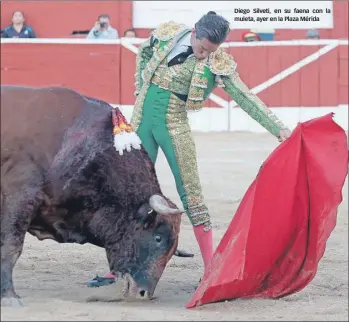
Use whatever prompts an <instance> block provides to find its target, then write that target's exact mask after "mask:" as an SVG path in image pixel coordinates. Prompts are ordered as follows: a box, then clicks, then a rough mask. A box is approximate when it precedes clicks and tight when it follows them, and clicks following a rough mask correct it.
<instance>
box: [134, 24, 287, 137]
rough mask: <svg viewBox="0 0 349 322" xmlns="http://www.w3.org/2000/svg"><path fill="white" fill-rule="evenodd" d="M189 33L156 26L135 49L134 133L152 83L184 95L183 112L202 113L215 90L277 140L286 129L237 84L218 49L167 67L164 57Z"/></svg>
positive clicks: (180, 27)
mask: <svg viewBox="0 0 349 322" xmlns="http://www.w3.org/2000/svg"><path fill="white" fill-rule="evenodd" d="M190 31H191V29H190V28H188V27H186V26H185V25H181V24H178V23H175V22H173V21H170V22H168V23H164V24H162V25H160V26H159V27H158V28H157V29H156V30H155V31H154V32H153V36H152V37H150V38H149V39H147V40H146V41H145V42H144V43H143V44H142V45H141V46H140V48H139V51H138V54H137V58H136V74H135V88H136V92H135V95H136V97H137V99H136V103H135V110H134V113H133V116H132V120H131V124H132V126H133V127H134V128H135V130H136V129H137V127H138V126H139V123H140V120H141V111H142V107H143V102H144V99H145V96H146V92H147V89H148V87H149V86H150V85H151V84H152V83H154V84H157V85H158V86H159V87H161V88H164V89H168V90H170V91H172V92H175V93H179V94H183V95H186V97H187V101H186V110H187V111H197V110H200V109H202V107H203V105H204V102H205V100H206V99H207V98H208V97H209V95H210V94H211V93H212V91H213V90H214V89H215V88H216V87H223V88H224V90H225V91H226V92H227V93H228V95H229V96H230V97H231V98H232V99H233V100H234V101H235V102H236V103H237V104H238V105H239V106H240V107H241V108H242V109H243V110H244V111H245V112H246V113H247V114H248V115H250V116H251V117H252V118H253V119H254V120H256V121H257V122H258V123H259V124H260V125H262V126H263V127H264V128H265V129H266V130H267V131H269V132H270V133H271V134H273V135H274V136H276V137H279V133H280V130H281V129H286V128H287V127H286V126H285V125H284V124H283V123H282V122H281V121H280V120H279V119H278V118H277V116H276V115H275V114H273V113H272V111H271V110H269V109H268V108H267V107H266V106H265V104H264V103H263V102H262V101H261V100H260V99H259V98H258V97H257V96H256V95H254V94H253V93H251V91H250V90H249V89H248V87H247V86H246V85H245V84H244V83H243V82H242V81H241V79H240V77H239V74H238V73H237V72H236V63H235V61H234V59H233V57H232V56H231V55H229V54H227V53H226V52H224V51H223V50H222V48H219V49H218V50H217V51H216V52H214V53H212V54H211V55H210V56H209V57H208V58H206V59H204V60H198V59H196V58H195V57H194V56H192V57H189V58H187V59H186V61H185V62H184V63H183V64H178V65H175V66H171V67H168V66H167V55H168V54H169V53H170V52H171V50H172V49H173V47H174V46H175V45H176V43H177V42H178V40H180V39H181V38H182V37H183V36H185V35H186V34H187V33H188V32H190Z"/></svg>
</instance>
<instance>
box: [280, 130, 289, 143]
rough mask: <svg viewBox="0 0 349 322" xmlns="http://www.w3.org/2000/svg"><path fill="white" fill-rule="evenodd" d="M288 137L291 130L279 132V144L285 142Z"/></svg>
mask: <svg viewBox="0 0 349 322" xmlns="http://www.w3.org/2000/svg"><path fill="white" fill-rule="evenodd" d="M290 136H291V130H289V129H284V130H280V133H279V137H278V139H279V142H284V141H286V140H287V139H288V138H289V137H290Z"/></svg>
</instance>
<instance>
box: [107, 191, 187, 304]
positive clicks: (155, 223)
mask: <svg viewBox="0 0 349 322" xmlns="http://www.w3.org/2000/svg"><path fill="white" fill-rule="evenodd" d="M182 213H183V212H182V211H180V210H178V209H174V208H170V206H169V204H168V202H167V201H166V200H165V199H164V198H163V197H161V196H158V195H155V196H153V197H152V198H151V199H150V202H149V203H145V204H143V205H142V206H141V207H140V208H139V209H138V211H137V213H136V215H135V216H134V218H135V219H134V221H132V224H131V225H130V226H129V227H128V229H127V230H128V231H127V232H125V233H124V235H123V238H122V240H121V241H119V242H117V243H114V244H113V243H111V244H110V245H106V251H107V257H108V261H109V264H110V269H111V271H112V272H114V273H116V274H117V273H120V274H121V276H122V277H123V278H124V296H125V297H127V296H132V297H140V298H152V296H153V294H154V291H155V288H156V285H157V283H158V281H159V279H160V277H161V275H162V273H163V271H164V269H165V267H166V265H167V263H168V262H169V260H170V259H171V257H172V255H173V254H174V253H175V251H176V249H177V245H178V235H179V230H180V222H181V214H182Z"/></svg>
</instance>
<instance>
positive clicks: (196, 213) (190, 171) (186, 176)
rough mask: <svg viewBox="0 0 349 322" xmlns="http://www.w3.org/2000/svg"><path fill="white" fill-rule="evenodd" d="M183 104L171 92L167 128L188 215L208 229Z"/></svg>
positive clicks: (208, 223)
mask: <svg viewBox="0 0 349 322" xmlns="http://www.w3.org/2000/svg"><path fill="white" fill-rule="evenodd" d="M185 106H186V105H185V103H184V102H182V101H181V100H180V99H178V98H177V96H175V95H173V94H171V96H170V99H169V103H168V112H167V120H166V121H167V128H168V131H169V134H170V136H171V139H172V144H173V146H174V150H175V154H176V159H177V163H178V166H179V169H180V172H181V178H182V182H183V188H184V190H185V193H186V195H187V203H188V205H187V208H188V217H189V219H190V221H191V223H192V224H193V225H194V226H198V225H202V224H205V229H209V227H210V215H209V213H208V209H207V207H206V205H205V204H204V197H203V195H202V188H201V183H200V179H199V173H198V167H197V161H196V148H195V143H194V140H193V138H192V134H191V131H190V126H189V120H188V116H187V113H186V111H185Z"/></svg>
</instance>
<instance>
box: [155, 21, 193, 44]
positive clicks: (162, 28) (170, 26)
mask: <svg viewBox="0 0 349 322" xmlns="http://www.w3.org/2000/svg"><path fill="white" fill-rule="evenodd" d="M185 29H187V27H186V26H185V25H184V24H179V23H176V22H174V21H172V20H171V21H169V22H165V23H162V24H160V25H159V27H158V28H157V29H156V30H154V32H153V35H154V37H155V38H157V39H159V40H161V41H168V40H170V39H172V38H173V37H175V36H176V35H177V34H178V33H180V32H181V31H183V30H185Z"/></svg>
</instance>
